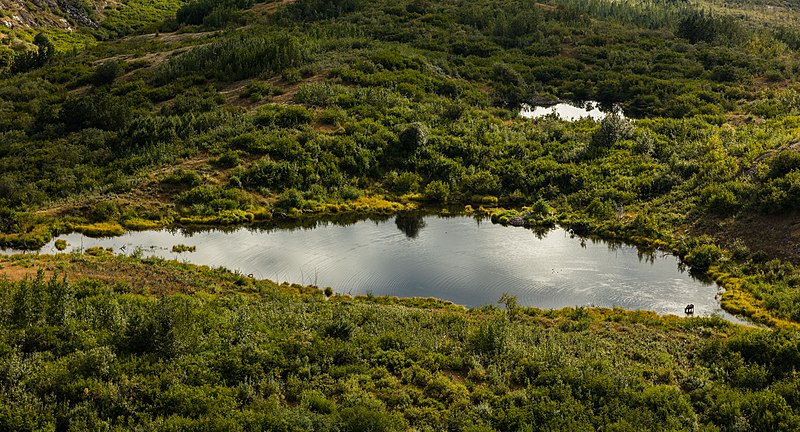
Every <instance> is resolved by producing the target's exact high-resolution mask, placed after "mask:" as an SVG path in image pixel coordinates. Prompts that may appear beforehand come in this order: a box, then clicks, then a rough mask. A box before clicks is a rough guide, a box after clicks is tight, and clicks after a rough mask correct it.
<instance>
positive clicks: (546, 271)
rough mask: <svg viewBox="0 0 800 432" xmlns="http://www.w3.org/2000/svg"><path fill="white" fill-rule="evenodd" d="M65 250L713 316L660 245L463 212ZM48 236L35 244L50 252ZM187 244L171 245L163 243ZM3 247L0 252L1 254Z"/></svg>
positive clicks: (702, 289)
mask: <svg viewBox="0 0 800 432" xmlns="http://www.w3.org/2000/svg"><path fill="white" fill-rule="evenodd" d="M60 238H62V239H65V240H66V241H67V242H68V243H69V247H68V249H67V251H70V250H79V249H80V248H81V247H82V248H84V249H86V248H88V247H92V246H102V247H111V248H113V249H114V251H116V252H117V253H125V254H130V253H132V252H133V251H134V250H135V249H136V248H137V247H138V248H142V249H143V255H144V256H159V257H163V258H169V259H178V260H180V261H187V262H192V263H196V264H201V265H209V266H224V267H227V268H229V269H233V270H238V271H240V272H241V273H244V274H249V273H252V274H253V275H254V276H255V277H258V278H265V279H272V280H276V281H279V282H280V281H289V282H298V283H306V284H316V285H318V286H321V287H325V286H330V287H332V288H333V289H334V291H335V292H338V293H347V294H351V295H355V294H365V293H368V292H372V293H374V294H375V295H393V296H402V297H439V298H442V299H446V300H450V301H453V302H455V303H457V304H462V305H466V306H480V305H485V304H496V303H497V300H498V299H499V297H500V295H501V294H502V293H503V292H506V291H507V292H509V293H510V294H512V295H515V296H517V298H518V300H519V302H520V303H522V304H523V305H526V306H535V307H539V308H561V307H565V306H590V305H594V306H603V307H615V306H618V307H622V308H625V309H646V310H653V311H656V312H658V313H662V314H667V313H671V314H677V315H682V314H683V308H684V306H685V305H686V304H688V303H694V305H695V314H696V315H700V316H707V315H711V314H719V315H720V316H722V317H723V318H725V319H728V320H732V321H737V322H739V321H738V320H736V319H735V318H734V317H733V316H731V315H730V314H728V313H726V312H725V311H723V310H722V309H720V307H719V303H718V302H717V300H716V298H715V295H716V294H717V292H718V291H717V287H716V286H715V285H712V284H710V283H706V282H702V281H700V280H697V279H694V278H693V277H692V276H690V275H689V274H688V273H687V272H684V271H681V270H680V268H679V262H678V260H677V259H676V258H675V257H674V256H671V255H666V254H664V253H662V252H656V253H655V254H643V253H641V252H639V251H638V250H637V249H636V248H635V247H633V246H628V245H619V244H611V243H607V242H603V241H593V240H582V239H580V238H577V237H571V236H570V235H569V234H568V233H567V232H566V231H564V230H562V229H554V230H552V231H550V232H548V233H546V234H541V233H540V234H538V235H537V234H536V233H535V232H533V231H531V230H528V229H524V228H514V227H503V226H500V225H494V224H492V223H491V222H488V221H483V222H482V221H479V220H477V219H475V218H472V217H467V216H457V217H440V216H422V215H400V216H396V217H391V218H387V219H384V220H362V221H358V222H355V223H351V224H347V225H341V224H335V223H331V222H320V223H318V224H317V226H316V227H315V228H293V229H276V228H272V229H254V228H240V229H236V230H233V231H228V232H225V231H220V230H211V231H203V232H195V233H189V232H184V231H168V230H163V231H142V232H130V233H127V234H125V235H124V236H121V237H115V238H104V239H93V238H89V237H85V236H83V235H81V234H69V235H64V236H61V237H60ZM53 243H54V241H53V242H51V243H49V244H48V245H46V246H45V247H44V248H43V249H42V251H41V252H43V253H55V252H56V251H55V247H54V244H53ZM177 244H185V245H189V246H196V247H197V250H196V252H192V253H181V254H178V253H174V252H172V251H171V249H172V246H174V245H177ZM8 252H9V251H6V253H8Z"/></svg>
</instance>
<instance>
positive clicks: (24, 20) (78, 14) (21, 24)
mask: <svg viewBox="0 0 800 432" xmlns="http://www.w3.org/2000/svg"><path fill="white" fill-rule="evenodd" d="M105 3H106V2H100V1H89V2H85V3H83V2H79V1H76V0H0V11H1V12H0V25H2V26H4V27H6V28H9V29H12V30H20V29H27V28H48V27H50V28H52V27H55V28H60V29H64V30H73V27H75V26H81V27H89V28H97V27H98V24H97V22H96V21H95V20H94V19H92V14H93V13H94V12H93V10H86V8H85V7H84V6H83V5H84V4H86V5H88V6H89V7H90V8H98V9H99V8H102V7H103V5H104V4H105Z"/></svg>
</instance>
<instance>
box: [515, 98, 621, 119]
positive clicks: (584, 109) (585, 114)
mask: <svg viewBox="0 0 800 432" xmlns="http://www.w3.org/2000/svg"><path fill="white" fill-rule="evenodd" d="M608 114H609V112H608V111H605V110H603V109H601V107H600V103H599V102H594V101H589V102H586V103H583V104H571V103H565V102H562V103H558V104H555V105H549V106H535V105H534V106H532V105H528V104H522V106H521V109H520V113H519V115H520V116H521V117H523V118H532V119H537V118H542V117H546V116H549V115H555V116H556V117H558V118H560V119H561V120H566V121H576V120H580V119H582V118H590V119H592V120H595V121H599V120H602V119H604V118H605V117H606V116H607V115H608ZM620 114H622V113H621V112H620Z"/></svg>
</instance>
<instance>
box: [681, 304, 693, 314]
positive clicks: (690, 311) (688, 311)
mask: <svg viewBox="0 0 800 432" xmlns="http://www.w3.org/2000/svg"><path fill="white" fill-rule="evenodd" d="M683 311H684V312H685V313H686V315H692V314H694V304H688V305H686V308H685V309H684V310H683Z"/></svg>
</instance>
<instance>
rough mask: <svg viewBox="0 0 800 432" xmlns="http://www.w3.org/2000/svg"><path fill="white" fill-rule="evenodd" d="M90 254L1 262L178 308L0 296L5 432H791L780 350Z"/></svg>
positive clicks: (69, 285) (101, 297) (91, 296)
mask: <svg viewBox="0 0 800 432" xmlns="http://www.w3.org/2000/svg"><path fill="white" fill-rule="evenodd" d="M93 253H99V254H100V255H99V256H98V257H90V256H85V255H84V256H80V255H73V256H71V257H69V256H62V258H58V259H56V260H55V261H52V262H49V263H48V262H45V261H39V262H30V259H23V260H22V262H19V263H18V264H21V265H26V262H27V265H30V264H34V265H45V266H51V265H52V266H56V267H61V268H65V269H67V271H72V270H73V269H78V268H97V266H98V265H101V266H103V267H109V268H110V267H114V268H117V269H118V270H119V271H121V272H124V273H119V274H120V275H122V274H125V275H136V274H139V273H148V274H151V275H159V276H160V277H164V276H166V277H167V278H166V280H180V281H182V282H181V284H182V286H183V287H184V288H183V289H188V290H195V291H194V294H193V295H186V294H177V293H170V292H165V291H164V288H166V287H164V286H160V285H159V282H157V281H155V280H153V281H151V282H144V285H142V283H140V282H138V281H137V282H136V283H135V284H132V282H131V281H127V279H126V278H119V279H116V281H115V282H100V281H99V280H92V279H82V280H78V281H67V280H66V279H65V278H64V277H63V276H62V275H59V274H54V275H53V276H47V277H45V276H44V275H43V274H42V273H40V274H39V275H38V276H36V277H31V278H28V279H26V280H23V281H21V282H8V281H3V282H0V304H2V305H3V307H2V308H0V310H1V311H2V313H0V326H2V329H3V332H2V334H1V335H0V351H1V352H2V354H1V356H2V357H1V358H2V360H0V380H2V382H3V386H2V388H3V391H2V392H1V393H0V398H2V404H0V406H1V407H2V409H0V425H2V426H0V427H2V428H3V429H4V430H19V431H25V430H41V429H53V428H55V429H62V430H87V429H98V428H100V429H105V428H109V429H111V430H129V429H131V428H137V427H142V428H144V429H159V430H190V429H198V428H199V429H204V430H226V431H228V430H287V431H288V430H292V431H297V430H315V431H319V430H345V431H349V430H359V431H360V430H375V431H390V430H407V429H409V428H414V429H416V430H441V429H452V430H475V431H478V430H480V431H491V430H517V429H525V428H534V429H542V428H543V429H548V430H570V431H574V430H595V429H597V428H603V429H612V430H742V429H744V430H749V429H758V430H764V431H783V430H794V429H796V428H798V427H800V412H799V411H798V403H800V393H799V392H800V387H798V381H797V379H796V374H797V365H798V364H800V363H798V362H800V350H799V349H800V348H799V347H798V339H797V336H796V334H794V333H792V332H787V331H764V330H755V329H744V328H736V327H734V326H732V325H730V324H727V323H725V322H724V321H721V320H719V319H717V318H696V319H685V320H681V319H676V318H674V317H673V318H672V319H669V318H659V317H658V316H656V315H655V314H653V313H648V312H625V311H621V310H589V309H581V308H579V309H565V310H562V311H538V310H535V309H523V308H520V307H519V306H517V305H516V303H515V302H514V299H513V298H510V297H508V296H504V297H503V299H502V300H503V302H504V304H505V305H506V306H507V307H508V309H506V310H504V311H501V310H499V309H497V308H494V307H485V308H482V309H476V310H471V311H467V310H464V309H461V308H458V307H451V306H447V305H446V304H443V303H436V302H429V303H428V304H427V305H425V302H424V301H419V300H417V301H416V302H417V303H419V305H418V306H414V303H415V301H398V300H391V299H385V298H373V297H362V298H360V299H354V300H351V299H349V298H343V297H332V298H331V299H330V300H328V301H326V300H325V299H324V295H323V294H322V292H321V291H319V290H317V289H314V288H303V287H299V286H292V287H290V286H288V285H283V286H276V285H274V284H272V283H268V282H264V281H253V280H250V279H247V278H244V277H242V276H239V275H235V274H231V273H228V272H226V271H224V270H207V269H202V268H197V267H192V266H185V265H178V264H175V263H169V262H164V261H161V260H157V259H146V260H138V259H132V258H120V257H116V258H112V257H110V256H109V255H108V254H107V253H105V255H104V252H97V251H96V252H93ZM3 265H4V266H14V265H17V264H15V263H14V262H13V261H6V262H4V263H3ZM133 280H135V277H134V279H133ZM154 292H159V293H160V294H158V295H154V294H152V293H154ZM301 293H305V294H301Z"/></svg>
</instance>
